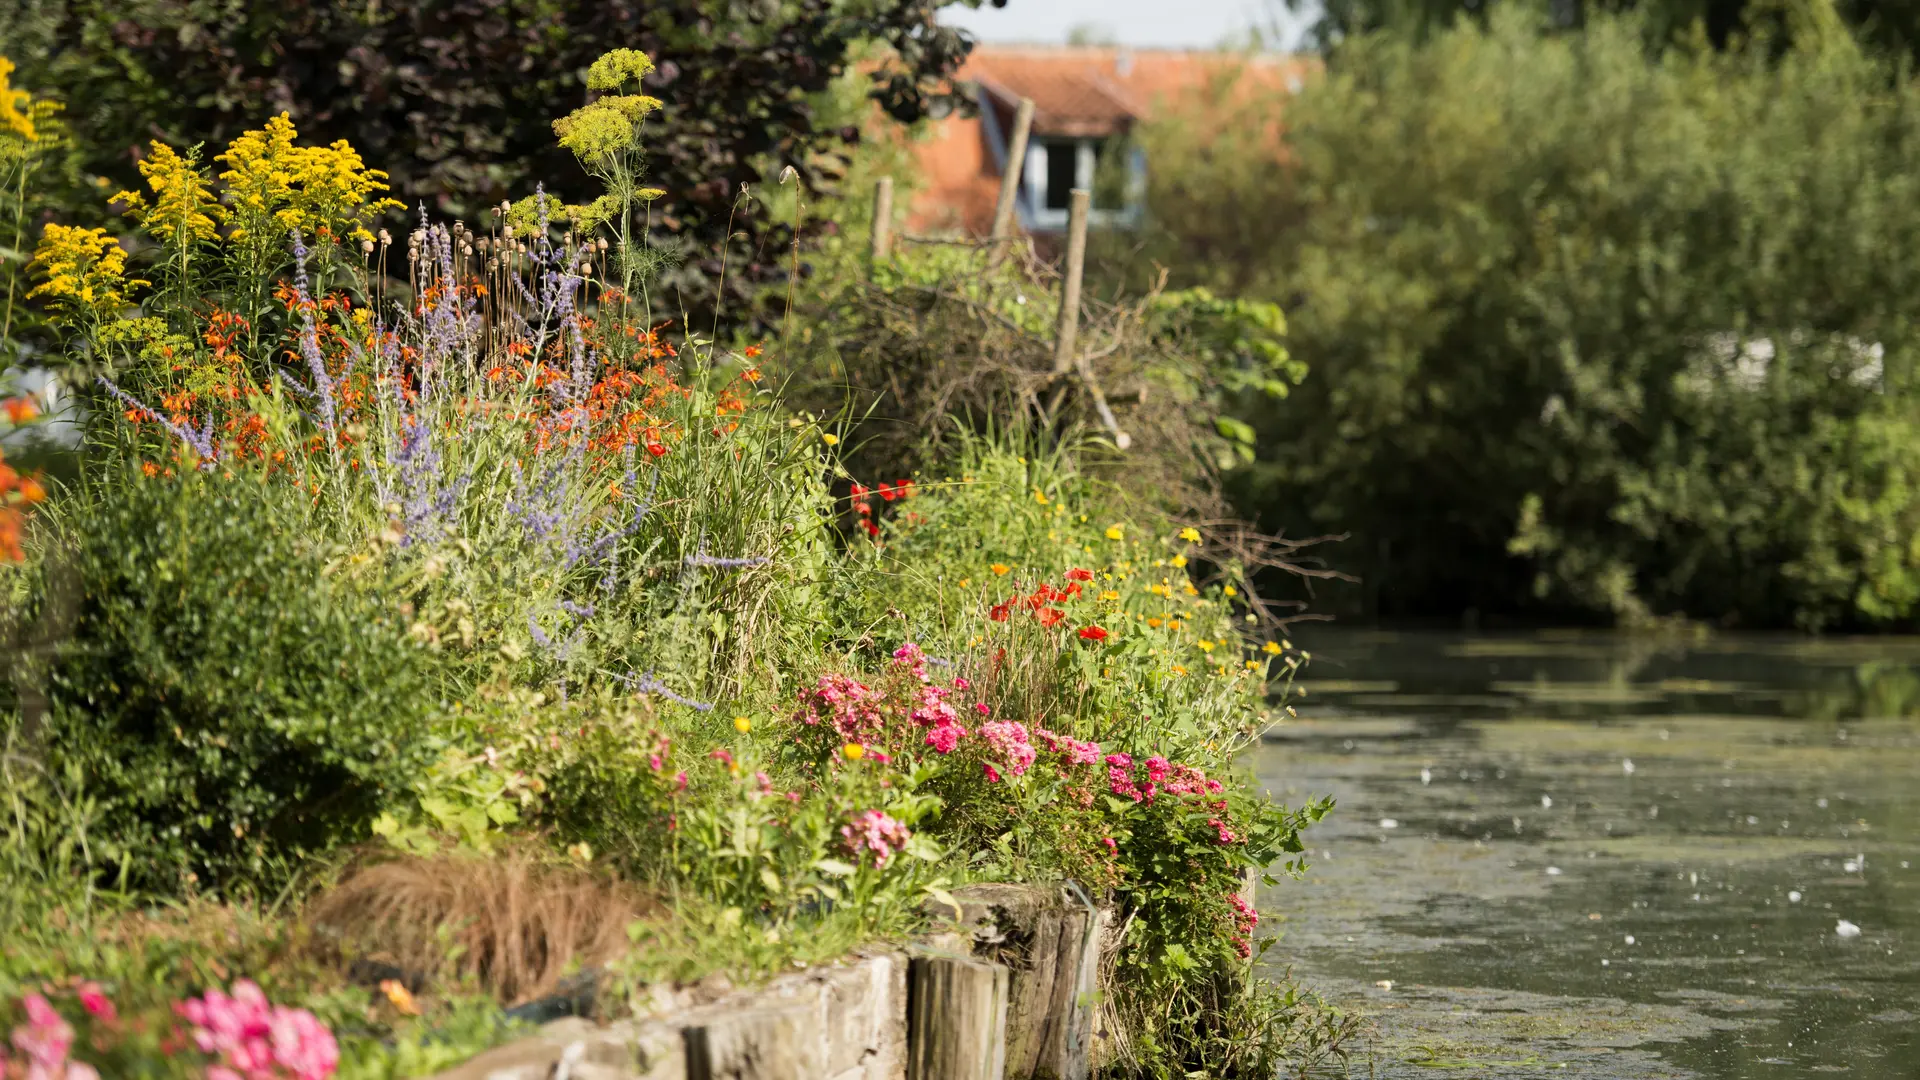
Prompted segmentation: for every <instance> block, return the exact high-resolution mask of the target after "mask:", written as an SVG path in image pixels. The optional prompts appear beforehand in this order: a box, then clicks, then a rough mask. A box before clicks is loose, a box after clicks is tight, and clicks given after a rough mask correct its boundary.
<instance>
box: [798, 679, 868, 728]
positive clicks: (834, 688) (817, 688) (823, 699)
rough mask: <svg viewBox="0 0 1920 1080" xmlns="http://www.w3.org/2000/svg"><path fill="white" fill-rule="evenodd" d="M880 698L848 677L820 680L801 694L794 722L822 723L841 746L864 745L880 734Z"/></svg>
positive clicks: (862, 684) (856, 680) (859, 682)
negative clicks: (837, 736)
mask: <svg viewBox="0 0 1920 1080" xmlns="http://www.w3.org/2000/svg"><path fill="white" fill-rule="evenodd" d="M882 698H883V695H882V694H881V693H880V692H879V691H877V690H874V689H873V688H871V687H869V686H867V685H866V684H864V683H862V682H861V681H860V680H858V679H856V678H854V677H853V676H851V675H837V674H827V675H822V676H820V678H819V680H818V681H817V682H815V683H814V685H813V689H811V690H803V691H801V692H800V701H801V704H802V706H803V708H802V709H801V710H800V715H799V716H798V717H796V719H798V720H800V721H801V722H803V723H807V724H819V723H821V722H822V721H825V722H826V723H828V724H829V725H831V726H832V728H833V730H834V733H835V734H837V735H839V736H840V740H841V741H842V742H858V743H864V742H867V741H868V740H870V739H873V738H874V737H875V736H877V735H879V734H880V728H881V725H882V723H883V720H882V718H881V713H880V702H881V700H882Z"/></svg>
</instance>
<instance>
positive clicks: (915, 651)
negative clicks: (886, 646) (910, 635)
mask: <svg viewBox="0 0 1920 1080" xmlns="http://www.w3.org/2000/svg"><path fill="white" fill-rule="evenodd" d="M893 666H895V667H897V668H904V669H906V670H907V671H910V672H912V673H913V677H914V678H916V679H921V680H925V679H926V677H927V654H926V653H923V652H921V651H920V646H918V645H915V644H914V643H913V642H911V641H909V642H907V643H906V644H905V645H902V646H900V647H899V648H897V649H895V650H893Z"/></svg>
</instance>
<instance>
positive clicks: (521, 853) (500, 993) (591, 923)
mask: <svg viewBox="0 0 1920 1080" xmlns="http://www.w3.org/2000/svg"><path fill="white" fill-rule="evenodd" d="M658 907H659V905H658V904H657V903H656V902H655V901H654V900H653V899H652V898H651V897H650V896H649V895H648V894H647V893H646V892H644V891H643V890H641V889H639V888H637V887H636V886H633V885H630V884H627V883H625V882H621V881H618V880H616V879H615V878H613V877H612V876H611V875H610V874H606V873H601V872H597V871H594V870H589V869H584V868H581V867H577V866H572V865H566V864H559V863H556V862H554V861H553V860H552V859H551V858H550V857H544V856H543V855H542V854H540V853H537V852H532V851H527V850H509V851H505V852H500V853H498V854H496V855H493V856H490V857H478V856H463V855H459V854H451V853H450V854H442V855H437V856H434V857H432V858H411V857H409V858H399V859H393V860H390V861H383V862H374V863H368V864H365V865H362V866H360V867H358V868H356V869H354V870H353V871H351V872H350V873H348V874H347V875H346V876H345V877H344V878H342V879H341V881H340V882H339V883H338V884H337V885H335V886H333V887H332V888H330V889H327V890H325V891H323V892H322V893H320V894H319V895H317V896H316V897H314V898H313V900H312V901H311V902H309V904H308V905H307V910H306V920H307V922H308V923H309V924H310V925H311V926H313V927H314V928H315V930H316V931H317V933H316V935H315V937H316V938H317V939H318V940H320V941H322V942H325V943H326V946H327V948H328V949H329V950H331V951H335V952H337V954H338V957H339V958H340V959H343V960H359V961H367V962H373V963H376V964H390V965H392V966H393V967H395V968H398V969H400V970H401V971H403V972H407V973H409V974H418V975H421V976H429V977H434V978H442V979H464V978H469V977H470V978H472V979H474V980H476V981H477V982H478V983H479V984H480V985H481V986H482V987H485V988H486V989H487V990H488V991H490V992H492V993H493V994H494V995H495V996H496V997H498V998H499V999H500V1000H501V1001H502V1002H505V1003H507V1004H509V1005H511V1004H517V1003H519V1002H523V1001H529V1000H532V999H535V998H538V997H541V996H543V995H545V994H548V993H550V992H552V991H553V990H554V989H555V987H556V986H557V985H558V984H559V982H560V980H561V979H562V978H564V977H566V976H567V975H569V974H572V973H574V972H577V971H582V970H585V969H588V968H592V967H594V966H597V965H600V964H604V963H606V962H607V961H609V960H611V959H613V958H614V957H615V956H617V955H619V954H620V953H621V952H622V951H624V950H625V948H626V946H627V926H628V924H630V923H632V922H633V921H634V920H635V919H637V918H640V917H641V916H644V915H647V914H650V913H652V912H654V911H657V910H658Z"/></svg>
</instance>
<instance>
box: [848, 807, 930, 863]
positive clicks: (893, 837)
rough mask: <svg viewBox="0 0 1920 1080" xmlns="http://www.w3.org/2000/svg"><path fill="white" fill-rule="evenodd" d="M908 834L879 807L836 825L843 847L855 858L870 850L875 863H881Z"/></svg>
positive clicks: (904, 841) (903, 843)
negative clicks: (844, 844) (838, 826)
mask: <svg viewBox="0 0 1920 1080" xmlns="http://www.w3.org/2000/svg"><path fill="white" fill-rule="evenodd" d="M912 836H913V833H912V832H911V831H909V830H908V829H907V827H906V826H905V825H902V824H900V822H898V821H896V820H894V819H893V818H891V817H889V816H887V814H886V813H885V812H883V811H880V810H868V811H867V812H865V813H863V814H856V815H855V816H854V818H853V820H852V821H851V822H849V823H847V824H845V825H842V826H840V838H841V839H842V840H844V841H845V842H846V845H847V850H848V851H850V852H852V853H853V854H854V856H855V857H856V858H857V857H859V855H860V854H861V853H862V852H868V851H870V852H872V853H873V865H875V866H885V865H886V864H887V860H888V859H890V858H892V857H893V853H894V852H895V851H896V850H898V849H899V848H902V847H904V846H906V843H907V840H908V839H909V838H910V837H912Z"/></svg>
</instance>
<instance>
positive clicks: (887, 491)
mask: <svg viewBox="0 0 1920 1080" xmlns="http://www.w3.org/2000/svg"><path fill="white" fill-rule="evenodd" d="M880 498H882V499H884V500H885V501H887V502H892V501H893V499H894V494H893V485H892V484H889V483H887V482H886V481H884V480H882V481H881V482H880Z"/></svg>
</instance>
